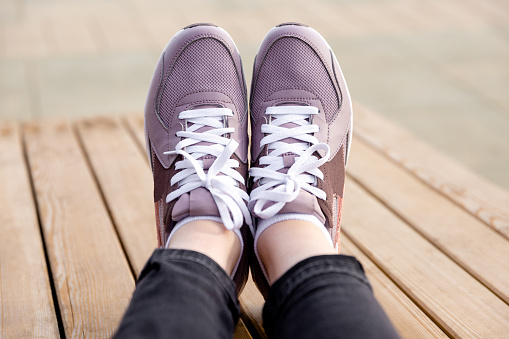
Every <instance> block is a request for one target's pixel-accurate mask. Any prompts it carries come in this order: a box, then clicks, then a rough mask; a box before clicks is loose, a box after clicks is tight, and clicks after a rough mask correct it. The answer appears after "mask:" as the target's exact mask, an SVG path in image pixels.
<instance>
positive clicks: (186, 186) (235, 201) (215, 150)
mask: <svg viewBox="0 0 509 339" xmlns="http://www.w3.org/2000/svg"><path fill="white" fill-rule="evenodd" d="M231 116H233V112H232V111H231V110H230V109H228V108H203V109H195V110H188V111H183V112H181V113H180V114H179V119H183V120H186V125H188V127H187V128H186V130H185V131H180V132H177V136H178V137H180V138H182V140H181V141H180V142H179V143H178V144H177V145H176V147H175V151H169V152H165V153H164V154H179V155H182V156H183V157H184V160H181V161H178V162H177V163H176V164H175V168H176V169H177V170H181V171H179V172H178V173H177V174H175V175H174V176H173V177H172V178H171V184H172V185H174V184H175V183H178V184H179V188H178V189H176V190H175V191H173V192H171V193H169V194H168V195H167V196H166V202H167V203H168V202H170V201H172V200H174V199H177V198H178V197H180V196H181V195H182V194H185V193H188V192H190V191H192V190H194V189H196V188H198V187H205V188H206V189H207V190H209V192H210V193H211V194H212V197H213V199H214V202H215V203H216V205H217V209H218V210H219V214H220V216H221V221H222V222H223V224H224V226H225V227H226V228H227V229H228V230H232V229H240V228H241V227H242V225H243V223H244V220H245V221H246V223H247V224H248V225H249V227H250V228H252V221H251V215H250V213H249V210H248V209H247V206H246V203H245V202H244V201H243V200H245V201H246V202H247V201H248V200H249V196H248V194H247V193H246V192H244V191H243V190H242V189H241V188H240V187H239V186H238V183H243V184H244V178H243V177H242V175H241V174H240V173H239V172H237V171H236V170H235V169H234V168H237V167H239V162H238V161H237V160H234V159H230V157H231V155H232V154H233V152H235V150H236V149H237V147H238V145H239V143H238V142H236V141H235V140H233V139H228V138H225V137H224V136H223V135H225V134H230V133H233V132H234V131H235V129H234V128H232V127H226V125H225V119H227V117H231ZM206 126H208V127H212V128H211V129H210V130H208V131H205V132H196V131H197V130H199V129H200V128H202V127H206ZM203 141H205V142H207V143H210V144H211V145H197V144H198V143H200V142H203ZM207 155H212V156H214V157H216V160H215V161H214V163H213V164H212V165H211V166H210V167H209V169H208V171H207V173H205V171H204V170H203V161H202V160H198V159H199V158H200V157H202V156H207ZM219 173H222V174H223V175H218V174H219Z"/></svg>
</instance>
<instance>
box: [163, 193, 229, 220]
mask: <svg viewBox="0 0 509 339" xmlns="http://www.w3.org/2000/svg"><path fill="white" fill-rule="evenodd" d="M202 215H209V216H216V217H219V216H220V214H219V210H218V209H217V206H216V202H215V201H214V198H213V197H212V194H211V193H210V192H209V190H207V189H206V188H204V187H198V188H196V189H194V190H192V191H191V192H189V193H185V194H182V195H181V196H180V198H178V200H177V202H176V203H175V205H174V206H173V210H172V212H171V218H172V220H173V221H180V220H182V219H184V218H186V217H197V216H202Z"/></svg>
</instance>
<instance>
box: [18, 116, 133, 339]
mask: <svg viewBox="0 0 509 339" xmlns="http://www.w3.org/2000/svg"><path fill="white" fill-rule="evenodd" d="M24 133H25V140H26V149H27V155H28V159H29V165H30V169H31V172H32V176H33V181H34V187H35V193H36V198H37V202H38V206H39V212H40V217H41V223H42V229H43V235H44V239H45V242H46V245H47V249H48V256H49V261H50V264H51V269H52V272H53V280H54V281H55V285H56V286H55V288H56V292H57V296H58V303H59V306H60V311H61V314H62V321H63V325H64V329H65V335H66V337H68V338H71V337H78V336H80V337H95V338H97V337H99V338H107V337H111V336H112V335H113V333H114V330H115V328H116V326H117V325H118V323H119V321H120V318H121V316H122V314H123V312H124V310H125V308H126V307H127V303H128V301H129V299H130V296H131V293H132V290H133V288H134V280H133V275H132V273H131V271H130V269H129V265H128V263H127V260H126V258H125V255H124V253H123V251H122V248H121V245H120V241H119V239H118V237H117V235H116V232H115V230H114V228H113V225H112V223H111V220H110V217H109V215H108V212H107V210H106V208H105V206H104V204H103V202H102V198H101V195H100V194H99V192H98V190H97V186H96V183H95V182H94V179H93V177H92V175H91V172H90V169H89V168H88V166H87V162H86V160H85V158H84V157H83V154H82V151H81V149H80V147H79V145H78V142H77V140H76V138H75V135H74V134H73V132H72V130H71V127H70V126H69V124H68V123H67V122H65V121H61V122H58V121H51V122H42V123H29V124H26V125H25V128H24Z"/></svg>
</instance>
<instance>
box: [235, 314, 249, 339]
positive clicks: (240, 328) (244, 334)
mask: <svg viewBox="0 0 509 339" xmlns="http://www.w3.org/2000/svg"><path fill="white" fill-rule="evenodd" d="M233 338H234V339H253V337H252V336H251V334H250V333H249V331H248V329H247V327H246V325H245V324H244V321H242V319H239V322H238V323H237V327H235V332H234V333H233Z"/></svg>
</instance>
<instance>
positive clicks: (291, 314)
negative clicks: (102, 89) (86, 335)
mask: <svg viewBox="0 0 509 339" xmlns="http://www.w3.org/2000/svg"><path fill="white" fill-rule="evenodd" d="M239 314H240V309H239V302H238V299H237V296H236V294H235V287H234V285H233V282H232V281H231V280H230V278H229V277H228V275H227V274H226V272H225V271H224V270H223V269H222V268H221V267H220V266H219V265H218V264H217V263H216V262H215V261H213V260H212V259H210V258H209V257H207V256H205V255H203V254H201V253H198V252H193V251H187V250H174V249H173V250H163V249H158V250H156V251H155V252H154V253H153V254H152V256H151V258H150V259H149V261H148V262H147V264H146V266H145V268H144V269H143V271H142V272H141V274H140V277H139V279H138V282H137V284H136V290H135V291H134V294H133V298H132V300H131V303H130V305H129V307H128V309H127V311H126V313H125V315H124V318H123V319H122V322H121V323H120V327H119V329H118V331H117V333H116V335H115V338H232V336H233V331H234V329H235V325H236V323H237V321H238V319H239ZM263 321H264V327H265V331H266V332H267V335H268V336H269V338H292V339H295V338H312V339H320V338H363V339H366V338H399V336H398V334H397V332H396V331H395V329H394V327H393V326H392V324H391V323H390V321H389V319H388V318H387V316H386V315H385V313H384V311H383V310H382V308H381V307H380V305H379V304H378V302H377V301H376V300H375V298H374V296H373V293H372V291H371V287H370V285H369V283H368V280H367V278H366V276H365V275H364V270H363V269H362V266H361V264H360V263H359V262H358V261H357V260H356V259H355V258H354V257H350V256H344V255H324V256H316V257H312V258H308V259H306V260H303V261H301V262H299V263H298V264H296V265H295V266H293V267H292V268H291V269H290V270H289V271H288V272H286V273H285V274H284V275H283V276H282V277H281V278H280V279H279V280H277V281H276V282H275V283H274V285H273V286H272V287H271V289H270V293H269V296H268V299H267V302H266V304H265V307H264V309H263Z"/></svg>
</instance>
